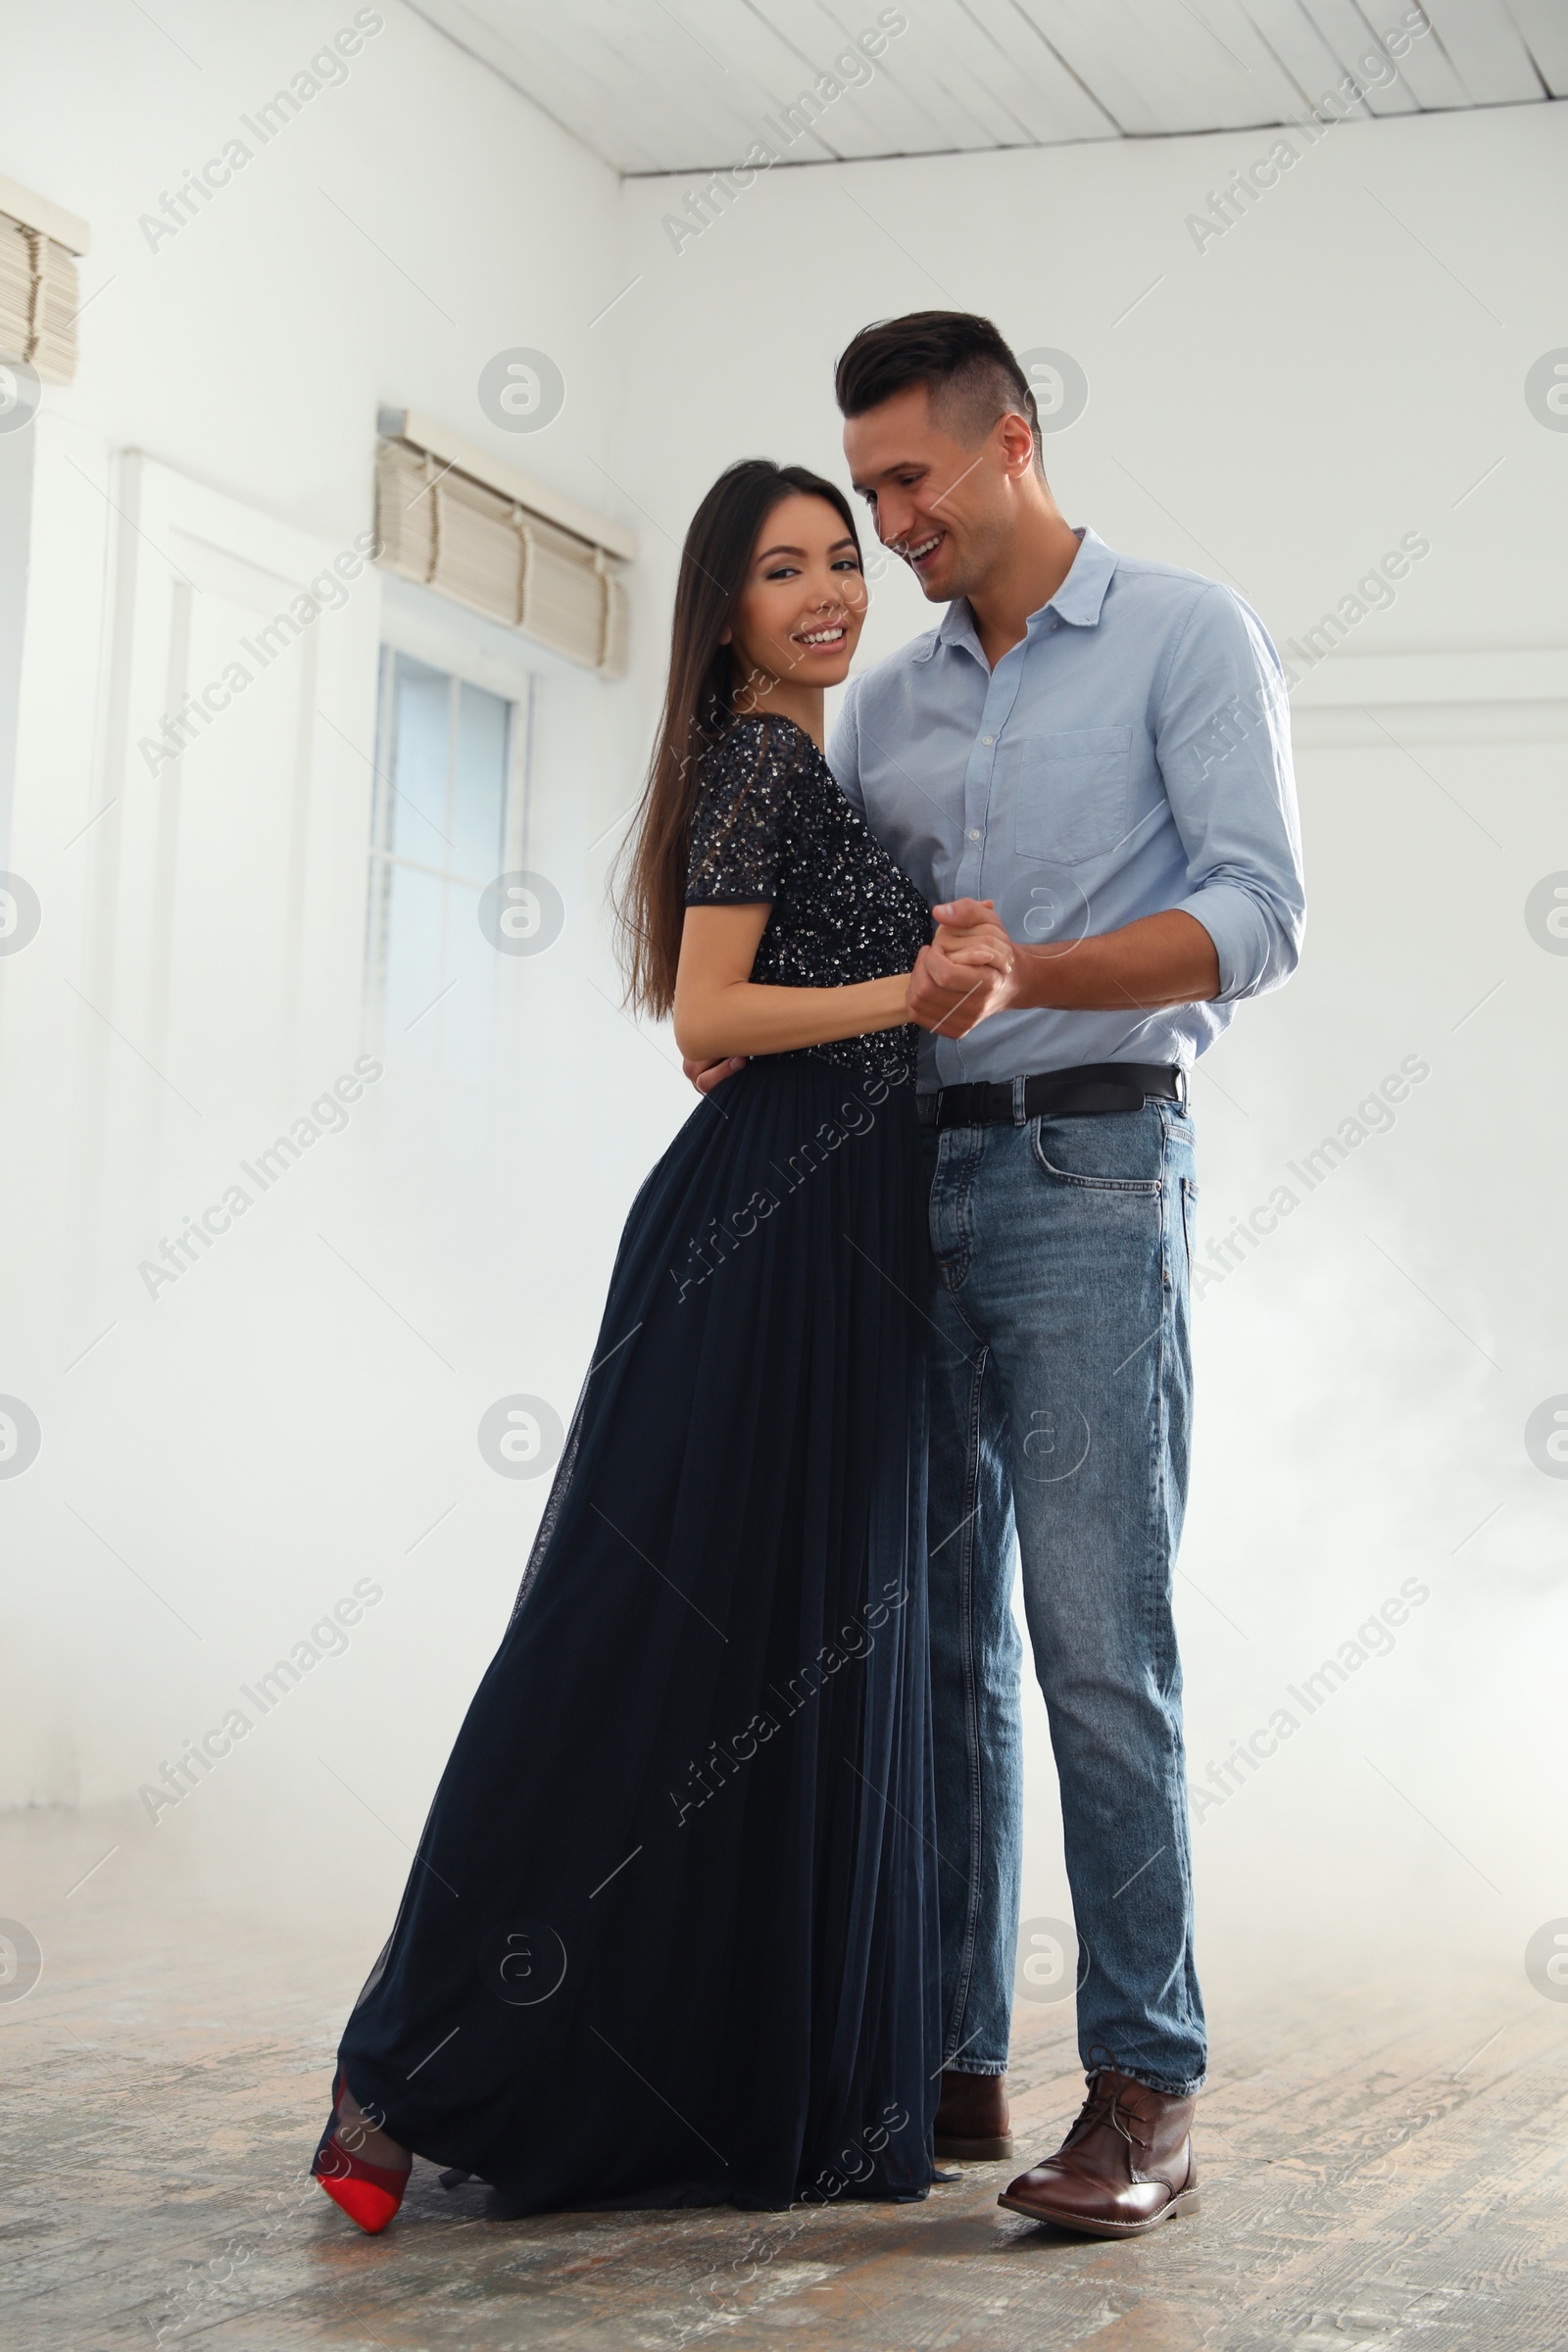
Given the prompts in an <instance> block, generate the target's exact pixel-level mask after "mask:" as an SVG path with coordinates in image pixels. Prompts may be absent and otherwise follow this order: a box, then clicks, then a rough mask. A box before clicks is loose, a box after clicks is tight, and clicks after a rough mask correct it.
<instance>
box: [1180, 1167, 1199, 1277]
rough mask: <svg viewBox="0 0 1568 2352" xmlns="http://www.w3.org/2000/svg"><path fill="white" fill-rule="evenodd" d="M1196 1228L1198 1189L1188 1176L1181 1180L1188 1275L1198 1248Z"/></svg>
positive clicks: (1183, 1233) (1183, 1234)
mask: <svg viewBox="0 0 1568 2352" xmlns="http://www.w3.org/2000/svg"><path fill="white" fill-rule="evenodd" d="M1197 1227H1198V1187H1197V1185H1196V1184H1195V1183H1194V1182H1193V1180H1192V1178H1191V1177H1190V1176H1184V1177H1183V1178H1182V1239H1183V1240H1184V1241H1185V1242H1186V1244H1187V1271H1188V1273H1189V1274H1191V1273H1192V1270H1193V1257H1194V1253H1195V1251H1196V1250H1197V1246H1198V1244H1197Z"/></svg>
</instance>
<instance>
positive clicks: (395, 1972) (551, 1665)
mask: <svg viewBox="0 0 1568 2352" xmlns="http://www.w3.org/2000/svg"><path fill="white" fill-rule="evenodd" d="M864 611H865V586H864V581H863V578H862V576H861V571H860V559H859V546H858V539H857V535H856V529H855V523H854V518H853V516H852V515H851V513H850V510H849V507H848V505H847V504H846V502H845V500H844V498H843V497H842V495H841V494H840V493H839V492H838V491H837V490H836V489H834V488H833V487H832V486H831V485H830V484H829V483H827V482H824V481H821V480H819V479H817V478H816V476H814V475H812V474H810V473H808V472H807V471H805V470H804V469H803V468H801V467H797V466H790V467H782V468H781V467H779V466H774V465H772V464H771V463H769V462H766V461H764V460H760V459H755V460H750V461H748V462H747V463H745V464H743V465H739V466H733V467H731V469H730V470H729V471H728V472H727V473H726V474H724V475H723V476H722V477H721V478H720V480H719V481H718V482H716V483H715V484H714V486H713V488H712V489H711V491H710V493H709V495H708V497H707V498H706V499H705V500H704V502H703V504H702V506H701V508H700V509H699V511H698V514H697V515H696V517H695V519H694V521H693V523H692V526H691V530H690V532H689V533H688V536H687V542H686V546H685V549H684V551H683V554H682V559H681V568H680V578H679V583H678V587H677V592H676V607H675V621H674V642H673V649H672V653H671V660H670V669H669V683H668V690H667V695H666V699H665V704H664V709H663V714H662V722H661V726H660V732H659V739H658V744H657V748H656V751H655V754H654V759H653V762H652V767H651V770H650V777H649V784H648V789H647V792H646V794H645V797H644V802H643V806H642V809H641V811H640V821H639V827H638V832H637V835H636V837H635V847H634V851H633V855H632V858H631V862H630V866H629V879H628V886H627V889H626V892H625V897H624V903H623V906H622V909H621V919H622V924H623V931H624V937H625V942H626V947H627V960H628V964H629V973H630V984H631V995H632V997H633V1000H634V1001H635V1002H636V1003H637V1005H639V1006H640V1007H641V1008H643V1009H644V1010H646V1011H649V1012H652V1013H655V1014H663V1013H666V1012H669V1011H671V1010H673V1013H674V1018H675V1035H676V1039H677V1042H678V1044H679V1045H680V1047H681V1049H682V1051H683V1053H685V1054H689V1055H692V1056H694V1057H697V1058H701V1059H710V1060H711V1059H714V1058H717V1057H722V1056H734V1057H736V1062H737V1069H738V1071H739V1074H738V1075H735V1076H732V1077H730V1078H728V1079H726V1081H725V1083H724V1084H723V1085H722V1087H721V1088H720V1089H719V1090H718V1092H717V1094H716V1095H715V1096H713V1097H710V1098H708V1099H706V1100H705V1101H704V1102H703V1103H700V1105H699V1106H698V1108H697V1109H696V1110H695V1111H694V1112H693V1114H692V1116H691V1118H690V1119H689V1120H688V1122H687V1123H686V1125H685V1126H684V1127H683V1128H682V1130H681V1131H680V1133H679V1134H678V1135H677V1136H676V1138H675V1140H674V1142H673V1143H672V1144H671V1145H670V1147H669V1149H668V1151H667V1152H665V1153H664V1156H663V1157H662V1160H661V1161H660V1162H659V1165H658V1166H657V1167H656V1168H655V1169H654V1171H653V1173H652V1174H651V1175H650V1176H649V1178H648V1179H647V1181H646V1183H645V1184H644V1186H643V1188H642V1191H641V1192H640V1193H639V1195H638V1197H637V1200H636V1201H635V1202H634V1204H633V1207H632V1210H631V1214H630V1216H629V1218H628V1220H627V1223H626V1229H625V1232H624V1234H623V1236H622V1239H621V1245H620V1250H619V1254H618V1257H617V1259H616V1263H615V1269H614V1274H613V1279H612V1282H611V1288H610V1299H609V1302H608V1305H607V1307H606V1310H605V1319H604V1324H603V1327H602V1330H601V1333H600V1337H599V1341H598V1344H597V1346H596V1348H595V1349H594V1355H593V1362H592V1368H591V1370H590V1372H589V1375H588V1379H587V1383H586V1385H585V1388H584V1391H583V1394H582V1397H581V1399H580V1401H579V1404H578V1407H577V1411H576V1414H575V1417H574V1419H573V1422H572V1426H571V1430H570V1433H569V1436H568V1438H567V1442H566V1446H565V1450H564V1454H563V1457H562V1461H561V1466H560V1469H559V1471H558V1473H557V1476H556V1481H555V1486H554V1489H553V1491H552V1494H551V1496H550V1499H549V1502H548V1504H547V1506H546V1509H545V1513H544V1518H543V1522H542V1524H541V1527H540V1530H539V1535H538V1538H537V1540H536V1542H535V1544H534V1547H533V1552H532V1555H531V1557H530V1559H529V1561H528V1565H527V1569H526V1571H525V1573H524V1576H523V1580H522V1587H521V1591H520V1593H519V1594H518V1598H517V1604H516V1607H515V1611H514V1614H513V1617H512V1621H511V1624H510V1626H509V1627H508V1630H507V1634H506V1637H505V1639H504V1641H503V1642H502V1644H501V1648H500V1650H499V1651H498V1653H497V1655H496V1657H495V1659H494V1661H493V1663H492V1664H491V1666H490V1668H489V1671H488V1673H487V1674H486V1676H485V1678H484V1681H483V1682H482V1684H481V1685H480V1688H479V1691H478V1694H477V1696H476V1697H475V1699H474V1701H473V1704H472V1706H471V1707H470V1709H469V1711H468V1715H467V1718H466V1721H465V1724H464V1726H463V1729H462V1731H461V1733H460V1734H459V1737H458V1741H457V1745H456V1747H455V1748H454V1750H453V1754H452V1757H451V1760H450V1762H449V1764H448V1766H447V1769H446V1773H445V1775H444V1777H443V1779H442V1782H441V1785H440V1788H439V1789H438V1791H437V1794H436V1798H435V1803H434V1806H433V1808H432V1810H431V1814H430V1818H429V1822H428V1824H427V1825H426V1829H425V1833H424V1837H423V1839H422V1841H421V1844H420V1847H419V1852H418V1857H417V1862H416V1865H415V1868H414V1871H413V1873H412V1875H411V1877H410V1880H409V1885H408V1888H407V1891H406V1893H405V1895H404V1899H403V1904H402V1908H401V1910H400V1912H399V1914H398V1919H397V1922H396V1925H395V1927H394V1929H393V1933H392V1936H391V1940H390V1941H389V1943H388V1944H387V1947H386V1949H385V1951H384V1952H383V1953H382V1955H381V1958H380V1959H379V1961H378V1962H377V1963H376V1966H375V1969H374V1971H373V1973H372V1975H371V1978H370V1980H369V1983H368V1985H367V1986H366V1988H365V1990H364V1992H363V1993H362V1994H361V1996H360V2000H359V2003H358V2005H357V2007H356V2009H355V2011H354V2013H353V2015H352V2017H351V2018H350V2020H349V2024H348V2028H347V2031H346V2032H345V2034H344V2036H343V2041H342V2045H341V2049H340V2053H339V2056H340V2069H339V2074H338V2079H337V2084H336V2088H335V2093H334V2109H333V2115H332V2119H331V2121H330V2122H329V2124H328V2126H327V2129H326V2131H325V2132H324V2133H323V2135H322V2139H321V2143H320V2146H319V2149H318V2151H317V2156H316V2161H315V2165H314V2168H313V2169H314V2170H315V2171H316V2173H317V2175H318V2177H319V2179H320V2180H321V2184H322V2186H323V2187H324V2188H325V2189H326V2191H327V2193H328V2195H330V2196H332V2197H333V2198H334V2199H335V2200H336V2202H337V2203H338V2204H339V2205H341V2206H342V2207H343V2209H344V2210H345V2211H346V2212H347V2213H349V2214H350V2216H351V2217H352V2218H353V2219H354V2220H355V2221H357V2222H358V2223H359V2224H360V2226H361V2228H362V2229H368V2230H375V2229H381V2228H383V2227H384V2226H385V2224H386V2222H387V2221H389V2220H390V2219H391V2216H392V2214H393V2213H394V2212H395V2211H396V2209H397V2204H398V2201H399V2199H400V2197H401V2195H402V2192H403V2183H404V2180H406V2178H407V2173H408V2169H409V2164H410V2157H409V2150H410V2149H417V2150H418V2151H419V2152H420V2153H421V2154H422V2155H425V2156H427V2157H430V2158H432V2159H434V2160H435V2161H436V2162H438V2163H442V2164H445V2165H449V2166H454V2167H457V2168H459V2169H460V2170H461V2171H463V2172H466V2173H469V2174H477V2175H478V2176H480V2177H481V2178H482V2179H484V2180H488V2181H491V2182H493V2183H494V2184H495V2186H496V2187H497V2188H498V2189H499V2190H500V2191H501V2192H502V2194H503V2196H504V2197H505V2199H506V2201H507V2203H508V2205H509V2207H510V2208H511V2210H513V2211H514V2212H517V2213H527V2212H537V2211H543V2210H548V2209H551V2208H560V2207H585V2206H632V2205H660V2206H669V2205H691V2204H711V2203H718V2202H722V2201H725V2200H728V2201H730V2202H732V2203H734V2204H736V2205H742V2206H754V2207H758V2206H772V2207H778V2206H784V2205H787V2204H789V2203H790V2201H791V2200H792V2199H793V2198H794V2197H796V2196H797V2195H799V2194H801V2193H803V2192H805V2193H815V2194H818V2195H827V2196H837V2195H848V2196H869V2197H882V2198H912V2197H920V2196H923V2195H924V2194H925V2193H926V2191H927V2189H928V2186H929V2183H930V2180H931V2178H932V2163H931V2118H932V2109H933V2105H934V2101H935V2096H936V2086H937V2077H938V2073H939V2071H940V2051H939V2041H938V2019H937V2000H938V1972H937V1953H936V1896H935V1887H934V1885H933V1881H932V1873H933V1870H934V1868H935V1866H936V1854H935V1850H934V1848H933V1846H932V1844H931V1820H930V1814H931V1792H930V1757H929V1727H928V1698H927V1685H926V1656H925V1595H924V1571H925V1554H924V1508H925V1505H924V1445H925V1436H924V1418H923V1415H924V1368H923V1362H922V1353H921V1348H922V1335H923V1331H924V1322H923V1318H922V1315H921V1313H920V1311H919V1308H918V1306H917V1304H916V1303H915V1302H916V1301H917V1300H918V1299H920V1297H921V1296H922V1293H923V1289H924V1284H925V1272H924V1264H923V1251H924V1249H925V1242H924V1239H923V1227H924V1210H923V1200H922V1191H921V1183H920V1174H919V1158H918V1152H917V1148H916V1127H915V1118H914V1103H913V1088H912V1085H911V1083H910V1081H911V1079H912V1074H913V1037H914V1033H913V1031H912V1030H911V1029H910V1028H909V1027H908V1026H907V1001H906V1000H907V980H908V974H909V971H910V968H911V966H912V964H913V962H914V960H915V957H916V956H917V954H918V952H919V950H920V948H921V946H922V945H923V943H924V942H925V940H926V939H927V938H928V937H929V934H930V926H929V923H928V921H927V914H926V908H925V907H924V905H923V903H922V901H921V900H920V898H919V896H918V895H917V893H916V892H915V890H914V888H913V886H912V885H911V884H910V883H909V882H908V881H907V880H906V878H905V877H904V875H902V874H901V873H900V872H899V870H898V868H897V867H896V866H895V865H894V864H893V863H892V861H891V859H890V858H888V857H887V855H886V854H885V852H883V851H882V850H881V849H880V848H879V846H878V845H877V844H876V843H875V842H874V841H873V840H872V838H871V836H870V835H869V833H868V832H867V831H866V828H865V825H864V823H863V821H862V820H861V818H860V817H859V815H858V813H857V812H856V811H855V810H854V809H851V807H850V806H849V804H848V803H847V802H846V801H845V799H844V798H843V796H842V794H841V793H840V792H839V790H838V788H837V786H836V785H835V783H834V781H833V778H832V775H831V773H830V771H829V769H828V767H827V765H826V763H825V761H824V760H823V758H822V752H821V742H822V716H823V714H822V694H823V689H824V688H825V687H827V686H831V685H836V684H838V683H839V682H840V680H842V678H843V677H844V675H845V673H846V671H847V670H848V668H849V665H850V660H851V657H852V655H853V654H854V651H855V646H856V642H857V640H858V636H859V632H860V625H861V621H862V619H863V616H864ZM981 952H982V953H983V950H982V951H981ZM742 1057H744V1067H742V1066H741V1060H742ZM754 1057H755V1058H754Z"/></svg>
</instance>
